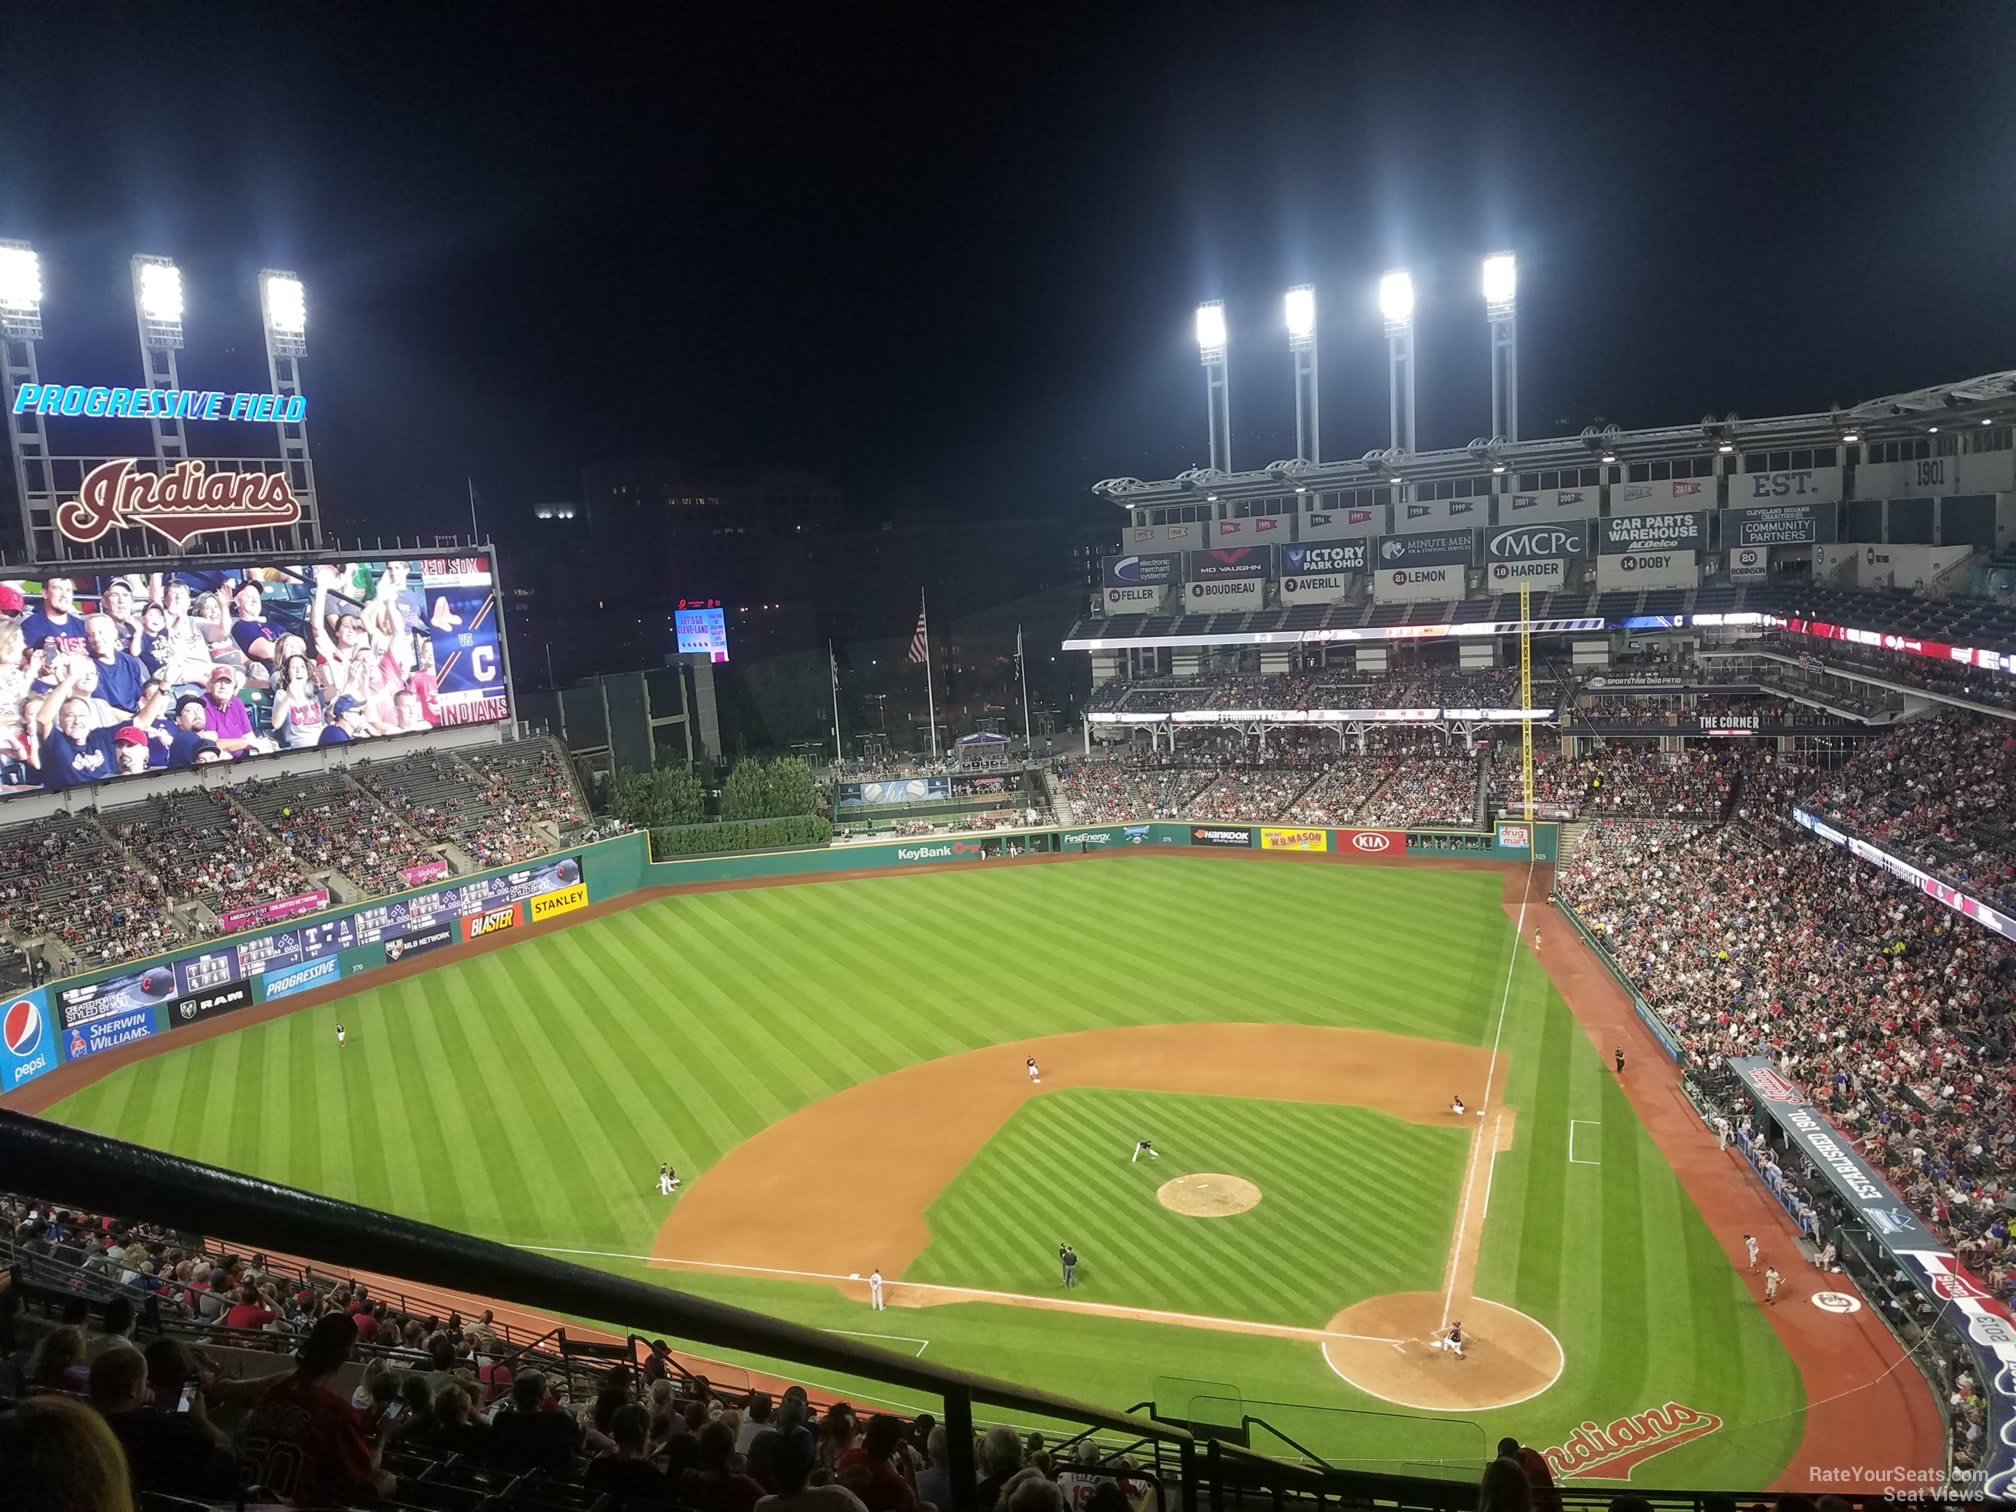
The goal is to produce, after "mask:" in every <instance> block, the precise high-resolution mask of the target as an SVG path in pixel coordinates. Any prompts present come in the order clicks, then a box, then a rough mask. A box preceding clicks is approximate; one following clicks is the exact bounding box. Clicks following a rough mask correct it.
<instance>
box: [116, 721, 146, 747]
mask: <svg viewBox="0 0 2016 1512" xmlns="http://www.w3.org/2000/svg"><path fill="white" fill-rule="evenodd" d="M112 744H114V745H140V746H144V745H145V744H147V732H146V731H145V730H143V729H141V728H140V726H138V725H124V726H122V727H121V728H120V730H119V731H118V733H117V734H115V735H114V736H113V737H112Z"/></svg>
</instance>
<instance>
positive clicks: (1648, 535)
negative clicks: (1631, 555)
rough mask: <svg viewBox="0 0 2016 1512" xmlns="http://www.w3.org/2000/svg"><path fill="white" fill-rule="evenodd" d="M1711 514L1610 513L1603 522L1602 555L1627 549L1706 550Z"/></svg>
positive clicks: (1635, 550) (1610, 554) (1697, 512)
mask: <svg viewBox="0 0 2016 1512" xmlns="http://www.w3.org/2000/svg"><path fill="white" fill-rule="evenodd" d="M1707 521H1708V516H1707V515H1706V514H1703V513H1701V512H1699V511H1695V512H1693V513H1689V514H1639V515H1611V516H1610V517H1609V518H1608V519H1606V520H1605V521H1604V522H1603V555H1605V556H1615V555H1617V554H1618V553H1619V552H1625V551H1632V552H1638V551H1685V552H1696V551H1705V550H1707V548H1708V524H1707Z"/></svg>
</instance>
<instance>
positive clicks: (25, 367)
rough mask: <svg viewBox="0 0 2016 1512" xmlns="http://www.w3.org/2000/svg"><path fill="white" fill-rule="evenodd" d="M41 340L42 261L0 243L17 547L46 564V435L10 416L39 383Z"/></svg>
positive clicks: (52, 475) (51, 549) (1, 376)
mask: <svg viewBox="0 0 2016 1512" xmlns="http://www.w3.org/2000/svg"><path fill="white" fill-rule="evenodd" d="M41 339H42V260H41V259H40V258H39V257H37V256H36V255H35V249H34V248H33V247H31V246H29V245H28V243H26V242H22V241H0V397H4V398H5V400H6V403H5V405H4V408H5V409H6V411H7V442H8V448H9V450H10V451H11V452H12V453H13V459H14V493H15V497H16V498H17V499H18V500H19V501H20V508H21V535H22V541H23V543H24V544H25V545H26V546H27V548H28V550H29V554H30V556H31V558H33V559H36V560H43V561H46V560H49V559H50V558H51V557H53V556H54V555H56V554H57V553H58V552H59V551H60V546H59V545H58V542H59V541H60V540H61V537H59V536H58V535H57V534H56V527H55V513H54V511H55V498H56V472H55V466H54V464H53V463H52V462H51V461H50V459H49V429H48V426H47V424H46V423H45V422H44V420H43V418H42V416H41V415H39V414H30V415H20V414H16V413H15V412H14V396H15V395H16V394H18V393H19V392H20V391H21V386H22V385H23V384H24V383H32V384H36V385H40V383H41V382H42V372H41V368H40V366H39V364H38V363H37V361H36V356H35V343H36V342H38V341H40V340H41ZM38 523H39V525H40V529H38V528H37V526H38Z"/></svg>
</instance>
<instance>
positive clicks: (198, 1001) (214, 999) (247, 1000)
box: [168, 977, 252, 1029]
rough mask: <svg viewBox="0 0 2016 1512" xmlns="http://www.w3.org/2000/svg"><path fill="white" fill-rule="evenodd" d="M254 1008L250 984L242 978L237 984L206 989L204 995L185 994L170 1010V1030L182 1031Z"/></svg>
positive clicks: (221, 984)
mask: <svg viewBox="0 0 2016 1512" xmlns="http://www.w3.org/2000/svg"><path fill="white" fill-rule="evenodd" d="M251 1006H252V984H251V982H249V981H247V980H246V979H245V978H243V977H240V978H239V979H238V980H237V981H235V982H220V983H218V984H217V985H216V986H214V987H206V988H205V989H203V990H202V991H201V992H191V993H185V994H184V995H183V996H181V997H179V998H177V999H176V1000H175V1006H174V1007H172V1008H170V1009H169V1010H168V1027H169V1028H170V1029H180V1028H183V1027H185V1026H187V1025H190V1024H200V1023H202V1022H203V1020H205V1019H207V1018H211V1017H213V1016H215V1015H217V1014H220V1013H236V1012H237V1011H238V1010H239V1009H240V1008H249V1007H251Z"/></svg>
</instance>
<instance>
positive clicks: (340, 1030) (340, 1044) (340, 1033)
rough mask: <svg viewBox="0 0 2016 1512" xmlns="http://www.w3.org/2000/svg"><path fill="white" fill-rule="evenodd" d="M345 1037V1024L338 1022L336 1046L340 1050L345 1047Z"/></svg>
mask: <svg viewBox="0 0 2016 1512" xmlns="http://www.w3.org/2000/svg"><path fill="white" fill-rule="evenodd" d="M343 1039H344V1035H343V1026H342V1025H341V1024H338V1025H337V1026H336V1048H337V1049H338V1050H341V1049H342V1048H343Z"/></svg>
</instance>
